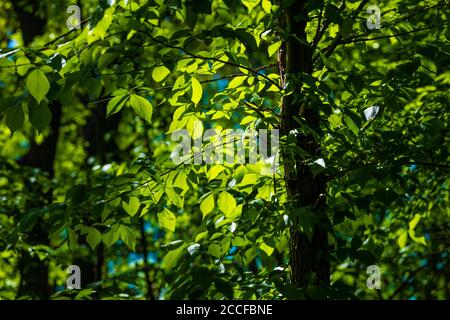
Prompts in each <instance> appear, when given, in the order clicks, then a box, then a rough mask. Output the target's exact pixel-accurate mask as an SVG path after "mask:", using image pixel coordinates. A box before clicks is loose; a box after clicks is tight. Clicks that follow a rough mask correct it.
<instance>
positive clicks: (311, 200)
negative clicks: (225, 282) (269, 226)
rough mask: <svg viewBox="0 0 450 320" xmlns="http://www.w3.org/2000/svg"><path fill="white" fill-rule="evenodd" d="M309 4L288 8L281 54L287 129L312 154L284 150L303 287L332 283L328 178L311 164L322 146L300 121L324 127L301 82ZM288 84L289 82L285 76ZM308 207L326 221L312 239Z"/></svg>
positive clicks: (295, 264)
mask: <svg viewBox="0 0 450 320" xmlns="http://www.w3.org/2000/svg"><path fill="white" fill-rule="evenodd" d="M304 4H305V1H304V0H301V1H296V2H294V3H293V4H290V5H289V6H288V7H287V8H286V11H285V12H286V13H285V17H284V18H285V21H284V25H285V26H284V27H285V30H286V31H287V34H288V36H287V38H286V39H285V45H284V46H282V48H283V50H284V48H285V53H283V52H281V55H280V71H281V72H286V75H287V77H288V79H287V80H289V82H290V83H289V86H292V87H291V88H289V90H290V91H292V94H290V95H288V96H286V97H284V99H283V103H282V120H281V121H282V124H281V129H282V133H283V136H289V137H288V139H292V140H293V141H294V143H295V145H296V147H298V148H301V149H302V150H304V151H306V152H307V153H308V154H309V156H307V157H305V158H303V159H302V158H299V156H298V153H297V154H296V155H295V156H292V154H289V153H288V152H287V150H284V151H283V154H284V156H283V157H284V159H283V160H284V171H285V182H286V189H287V195H288V199H289V203H290V208H292V209H290V210H289V214H290V219H291V227H290V268H291V273H292V283H293V284H295V285H296V286H297V287H300V288H306V287H307V286H308V285H309V284H314V285H320V286H322V287H328V286H329V281H330V265H329V248H328V239H327V231H326V230H325V229H324V228H323V226H322V225H324V224H325V225H326V221H327V219H326V215H325V213H324V212H325V210H324V209H325V194H326V180H325V177H324V176H323V175H322V174H318V175H314V174H313V172H312V171H311V169H310V166H309V165H308V162H311V161H310V160H314V159H317V158H320V154H321V149H320V144H319V141H317V140H316V139H315V138H314V136H313V135H312V134H310V133H304V132H302V130H301V129H300V124H299V122H298V120H297V119H301V121H302V122H303V123H304V124H306V125H307V126H308V127H309V128H311V129H312V130H314V131H315V132H319V131H320V127H319V110H317V108H316V107H314V106H312V105H310V104H309V103H308V99H307V96H306V95H305V94H304V93H303V92H300V87H301V84H300V83H299V82H298V79H299V77H300V76H301V75H302V74H311V73H312V69H313V68H312V52H311V50H310V48H309V46H307V45H305V43H306V41H307V39H306V32H305V29H306V24H307V15H308V12H307V10H306V9H305V7H304ZM298 39H301V40H303V41H304V43H302V42H303V41H302V42H300V41H299V40H298ZM284 54H285V56H283V55H284ZM282 83H283V85H284V79H283V78H282ZM293 130H297V132H298V133H294V131H293ZM302 210H303V211H304V210H306V211H307V212H308V213H309V214H311V213H312V214H313V215H314V217H315V219H316V221H320V222H321V223H320V225H319V223H316V224H315V225H314V228H313V231H312V233H311V234H310V237H311V238H309V237H308V236H307V234H306V233H305V232H302V231H301V226H302V222H303V221H302V214H301V213H300V212H301V211H302Z"/></svg>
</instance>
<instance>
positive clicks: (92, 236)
mask: <svg viewBox="0 0 450 320" xmlns="http://www.w3.org/2000/svg"><path fill="white" fill-rule="evenodd" d="M86 241H87V243H88V244H89V245H90V246H91V248H92V249H95V247H96V246H97V245H98V244H99V243H100V242H101V241H102V234H101V233H100V231H98V230H97V229H95V228H90V230H89V233H88V235H87V236H86Z"/></svg>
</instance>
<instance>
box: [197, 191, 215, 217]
mask: <svg viewBox="0 0 450 320" xmlns="http://www.w3.org/2000/svg"><path fill="white" fill-rule="evenodd" d="M213 209H214V195H213V194H212V193H211V194H210V195H209V196H207V197H206V198H205V199H203V201H202V203H201V204H200V210H201V212H202V214H203V219H205V217H206V215H207V214H208V213H210V212H211V211H213Z"/></svg>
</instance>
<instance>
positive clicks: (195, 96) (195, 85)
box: [191, 77, 203, 104]
mask: <svg viewBox="0 0 450 320" xmlns="http://www.w3.org/2000/svg"><path fill="white" fill-rule="evenodd" d="M191 83H192V98H191V101H192V102H193V103H195V104H199V102H200V100H202V97H203V87H202V84H201V83H200V82H199V81H198V80H197V79H195V78H194V77H192V78H191Z"/></svg>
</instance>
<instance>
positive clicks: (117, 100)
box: [106, 94, 128, 116]
mask: <svg viewBox="0 0 450 320" xmlns="http://www.w3.org/2000/svg"><path fill="white" fill-rule="evenodd" d="M127 99H128V94H123V95H120V96H117V97H114V98H112V99H111V100H110V101H109V102H108V105H107V106H106V114H107V115H108V116H110V115H112V114H114V113H117V112H119V111H120V110H121V109H122V108H123V106H124V105H125V102H127Z"/></svg>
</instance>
